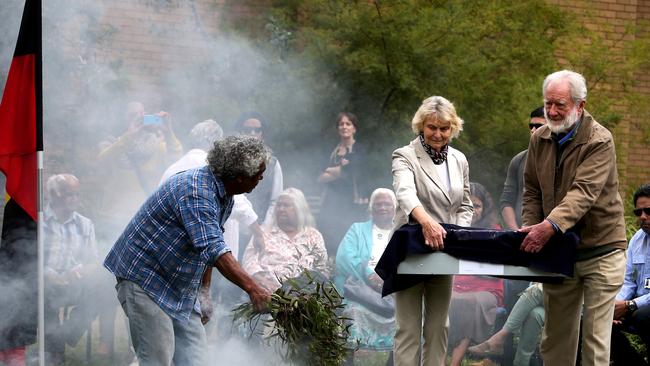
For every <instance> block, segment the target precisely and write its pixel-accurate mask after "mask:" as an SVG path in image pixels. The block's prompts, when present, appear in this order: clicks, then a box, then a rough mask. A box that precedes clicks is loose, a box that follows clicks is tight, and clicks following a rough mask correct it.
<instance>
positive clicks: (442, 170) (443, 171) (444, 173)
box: [433, 160, 451, 193]
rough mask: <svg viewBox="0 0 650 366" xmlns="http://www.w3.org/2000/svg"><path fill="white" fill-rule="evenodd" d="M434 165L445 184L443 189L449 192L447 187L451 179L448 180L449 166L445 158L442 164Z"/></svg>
mask: <svg viewBox="0 0 650 366" xmlns="http://www.w3.org/2000/svg"><path fill="white" fill-rule="evenodd" d="M433 165H434V166H435V167H436V172H438V176H439V177H440V180H441V181H442V184H443V185H444V186H445V190H446V191H447V193H449V187H450V186H451V181H450V180H449V167H448V166H447V160H445V162H444V163H442V164H433Z"/></svg>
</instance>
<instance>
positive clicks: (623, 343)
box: [610, 307, 650, 366]
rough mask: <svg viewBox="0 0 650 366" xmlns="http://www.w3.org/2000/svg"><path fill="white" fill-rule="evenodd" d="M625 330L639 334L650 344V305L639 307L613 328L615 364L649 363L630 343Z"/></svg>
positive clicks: (612, 358) (613, 358)
mask: <svg viewBox="0 0 650 366" xmlns="http://www.w3.org/2000/svg"><path fill="white" fill-rule="evenodd" d="M624 332H627V333H632V334H637V335H638V336H639V337H640V338H641V340H642V341H643V343H645V345H646V347H648V346H649V345H650V307H645V308H642V309H638V310H637V311H635V312H634V314H632V316H631V317H629V319H626V320H625V321H624V322H623V324H621V325H620V326H614V327H613V328H612V351H611V356H610V359H611V360H612V361H613V363H614V365H640V366H643V365H648V363H647V362H646V361H645V359H644V358H643V356H644V355H640V354H638V353H637V352H636V350H635V349H634V347H632V345H631V344H630V342H629V340H628V338H627V337H626V336H625V334H624Z"/></svg>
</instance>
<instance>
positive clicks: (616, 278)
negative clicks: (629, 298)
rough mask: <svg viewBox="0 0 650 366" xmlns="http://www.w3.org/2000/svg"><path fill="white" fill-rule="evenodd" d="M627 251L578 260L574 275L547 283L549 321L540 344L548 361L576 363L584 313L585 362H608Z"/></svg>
mask: <svg viewBox="0 0 650 366" xmlns="http://www.w3.org/2000/svg"><path fill="white" fill-rule="evenodd" d="M624 274H625V252H624V251H623V250H620V249H619V250H616V251H614V252H612V253H609V254H606V255H603V256H600V257H596V258H592V259H588V260H585V261H581V262H576V264H575V269H574V275H573V278H571V279H568V280H565V281H564V283H562V284H559V285H552V284H544V286H543V289H544V307H545V309H546V324H545V325H544V331H543V333H542V345H541V347H540V350H541V353H542V359H543V360H544V364H545V365H550V366H569V365H575V362H576V354H577V352H578V338H579V335H580V332H579V327H580V318H581V315H582V354H581V356H582V365H583V366H608V365H609V347H610V338H611V335H612V319H613V317H614V297H615V296H616V294H617V293H618V290H619V289H620V288H621V285H622V284H623V276H624Z"/></svg>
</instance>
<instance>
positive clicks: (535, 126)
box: [528, 123, 544, 130]
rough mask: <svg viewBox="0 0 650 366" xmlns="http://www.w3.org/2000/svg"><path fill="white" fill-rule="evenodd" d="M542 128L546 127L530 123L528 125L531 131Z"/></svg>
mask: <svg viewBox="0 0 650 366" xmlns="http://www.w3.org/2000/svg"><path fill="white" fill-rule="evenodd" d="M542 126H544V124H543V123H529V124H528V128H530V129H531V130H532V129H533V128H540V127H542Z"/></svg>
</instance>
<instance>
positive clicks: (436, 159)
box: [419, 134, 449, 165]
mask: <svg viewBox="0 0 650 366" xmlns="http://www.w3.org/2000/svg"><path fill="white" fill-rule="evenodd" d="M419 137H420V143H421V144H422V147H423V148H424V151H426V152H427V154H428V155H429V156H430V157H431V160H433V163H434V164H436V165H440V164H442V163H444V162H445V161H446V160H447V151H449V145H445V146H443V147H442V149H440V152H438V151H436V150H434V149H433V148H432V147H431V146H429V145H428V144H427V143H426V142H424V135H422V134H420V135H419Z"/></svg>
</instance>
